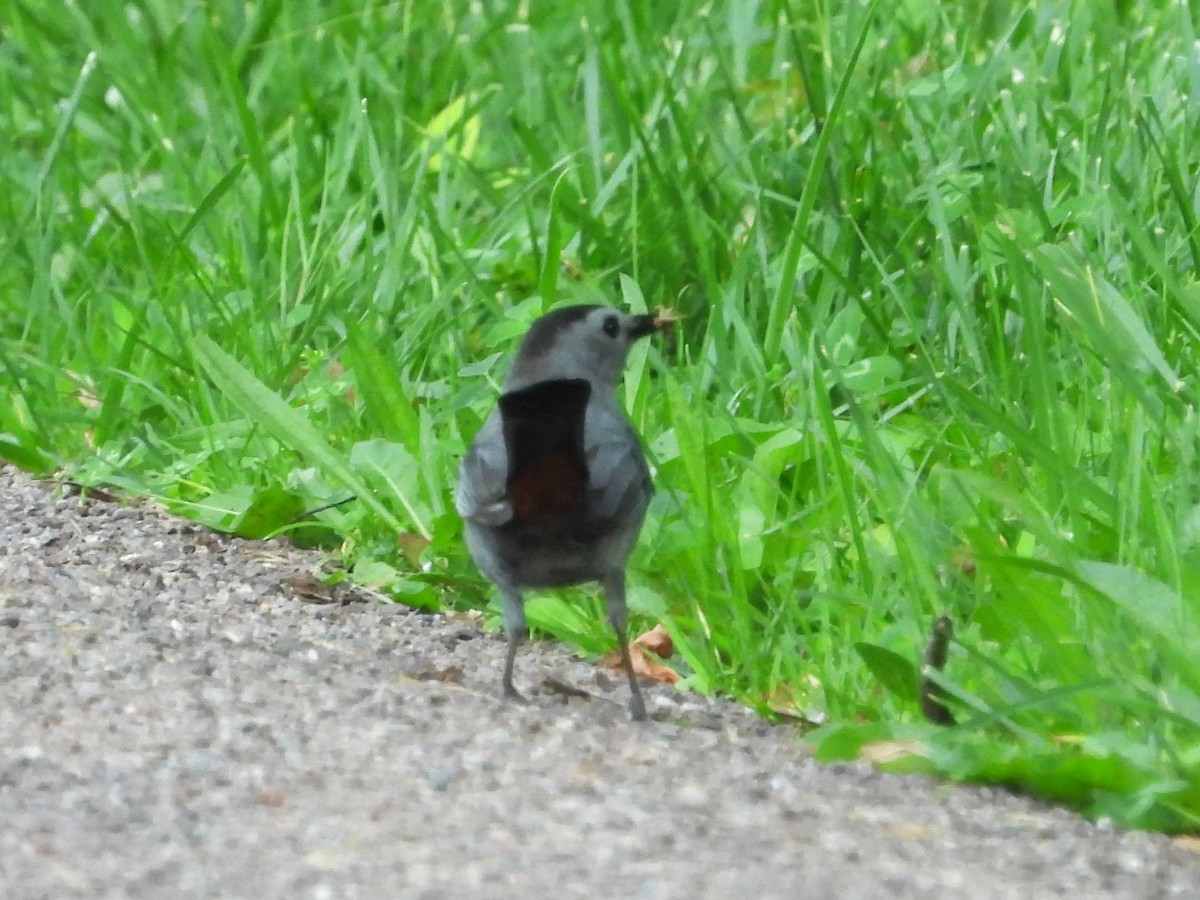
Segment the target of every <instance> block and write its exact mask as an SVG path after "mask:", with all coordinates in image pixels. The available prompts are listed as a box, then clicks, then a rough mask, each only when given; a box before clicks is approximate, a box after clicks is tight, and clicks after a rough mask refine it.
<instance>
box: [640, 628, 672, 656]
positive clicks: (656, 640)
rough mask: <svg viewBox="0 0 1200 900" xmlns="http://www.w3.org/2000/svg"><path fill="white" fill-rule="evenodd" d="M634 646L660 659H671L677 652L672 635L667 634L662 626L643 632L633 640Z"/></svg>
mask: <svg viewBox="0 0 1200 900" xmlns="http://www.w3.org/2000/svg"><path fill="white" fill-rule="evenodd" d="M633 644H634V646H635V647H642V648H643V649H646V650H649V651H650V652H651V653H653V654H654V655H655V656H657V657H658V658H659V659H670V658H671V655H672V654H673V653H674V652H675V645H674V644H673V643H671V635H669V634H667V629H666V628H664V627H663V626H662V625H655V626H654V627H653V628H651V629H650V630H649V631H645V632H642V633H641V634H639V635H638V636H637V637H636V638H634V639H633Z"/></svg>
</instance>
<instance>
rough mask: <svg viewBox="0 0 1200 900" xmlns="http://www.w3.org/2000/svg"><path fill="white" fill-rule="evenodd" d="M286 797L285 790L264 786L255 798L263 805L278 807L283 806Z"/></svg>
mask: <svg viewBox="0 0 1200 900" xmlns="http://www.w3.org/2000/svg"><path fill="white" fill-rule="evenodd" d="M284 799H285V798H284V796H283V791H281V790H279V788H263V789H262V790H261V791H259V792H258V796H256V797H255V798H254V800H255V802H257V803H259V804H261V805H262V806H273V807H277V808H278V807H280V806H283V801H284Z"/></svg>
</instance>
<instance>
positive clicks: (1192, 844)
mask: <svg viewBox="0 0 1200 900" xmlns="http://www.w3.org/2000/svg"><path fill="white" fill-rule="evenodd" d="M1171 843H1172V844H1174V845H1175V846H1176V847H1182V848H1183V849H1184V850H1190V851H1191V852H1192V853H1200V835H1195V834H1181V835H1180V836H1179V837H1177V838H1172V839H1171Z"/></svg>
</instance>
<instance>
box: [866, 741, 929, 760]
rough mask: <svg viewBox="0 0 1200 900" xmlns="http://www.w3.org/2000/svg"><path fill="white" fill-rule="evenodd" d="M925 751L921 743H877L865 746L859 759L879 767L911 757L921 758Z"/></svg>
mask: <svg viewBox="0 0 1200 900" xmlns="http://www.w3.org/2000/svg"><path fill="white" fill-rule="evenodd" d="M924 749H925V748H924V745H922V743H921V742H920V741H876V742H875V743H873V744H863V745H862V747H860V748H859V750H858V758H859V759H862V760H866V761H867V762H869V763H873V764H874V765H877V766H879V765H884V764H885V763H892V762H896V761H897V760H901V759H908V757H910V756H921V755H923V754H922V751H923V750H924Z"/></svg>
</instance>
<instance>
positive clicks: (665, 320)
mask: <svg viewBox="0 0 1200 900" xmlns="http://www.w3.org/2000/svg"><path fill="white" fill-rule="evenodd" d="M682 318H683V316H682V315H681V314H679V313H677V312H675V310H673V309H668V308H667V307H665V306H660V307H659V308H658V309H657V310H656V311H655V313H654V327H655V328H657V329H659V330H660V331H661V330H662V329H663V328H669V327H670V326H672V325H674V324H675V323H676V322H678V321H679V320H680V319H682Z"/></svg>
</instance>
